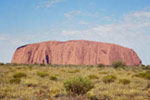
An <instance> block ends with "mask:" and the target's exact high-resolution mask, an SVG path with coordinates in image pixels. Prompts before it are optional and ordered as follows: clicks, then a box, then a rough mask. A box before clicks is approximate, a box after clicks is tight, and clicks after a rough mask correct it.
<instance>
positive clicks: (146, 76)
mask: <svg viewBox="0 0 150 100" xmlns="http://www.w3.org/2000/svg"><path fill="white" fill-rule="evenodd" d="M134 76H135V77H140V78H144V79H147V80H150V72H149V71H147V72H142V73H138V74H136V75H134Z"/></svg>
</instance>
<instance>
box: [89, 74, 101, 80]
mask: <svg viewBox="0 0 150 100" xmlns="http://www.w3.org/2000/svg"><path fill="white" fill-rule="evenodd" d="M88 78H89V79H99V77H98V76H96V75H89V76H88Z"/></svg>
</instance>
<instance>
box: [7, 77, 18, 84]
mask: <svg viewBox="0 0 150 100" xmlns="http://www.w3.org/2000/svg"><path fill="white" fill-rule="evenodd" d="M20 82H21V79H19V78H13V79H10V80H9V83H11V84H13V83H15V84H19V83H20Z"/></svg>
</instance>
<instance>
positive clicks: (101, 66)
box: [97, 64, 105, 68]
mask: <svg viewBox="0 0 150 100" xmlns="http://www.w3.org/2000/svg"><path fill="white" fill-rule="evenodd" d="M97 67H99V68H103V67H105V65H104V64H98V65H97Z"/></svg>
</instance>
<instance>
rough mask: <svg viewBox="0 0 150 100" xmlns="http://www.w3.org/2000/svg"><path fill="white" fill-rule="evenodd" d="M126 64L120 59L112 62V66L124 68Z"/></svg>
mask: <svg viewBox="0 0 150 100" xmlns="http://www.w3.org/2000/svg"><path fill="white" fill-rule="evenodd" d="M125 66H126V64H125V63H123V62H122V61H116V62H113V63H112V67H113V68H124V67H125Z"/></svg>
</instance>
